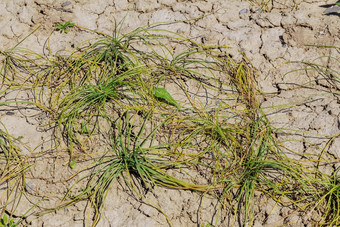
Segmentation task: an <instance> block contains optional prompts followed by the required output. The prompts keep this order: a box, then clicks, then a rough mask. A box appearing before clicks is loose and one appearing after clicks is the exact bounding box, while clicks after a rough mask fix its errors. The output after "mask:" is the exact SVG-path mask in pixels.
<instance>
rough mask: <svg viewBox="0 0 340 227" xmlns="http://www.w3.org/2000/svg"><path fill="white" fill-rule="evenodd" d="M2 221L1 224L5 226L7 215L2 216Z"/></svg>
mask: <svg viewBox="0 0 340 227" xmlns="http://www.w3.org/2000/svg"><path fill="white" fill-rule="evenodd" d="M2 220H3V224H5V225H6V224H7V215H6V214H4V216H3V217H2Z"/></svg>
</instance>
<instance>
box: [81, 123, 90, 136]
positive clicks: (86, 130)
mask: <svg viewBox="0 0 340 227" xmlns="http://www.w3.org/2000/svg"><path fill="white" fill-rule="evenodd" d="M81 131H82V132H83V133H84V134H89V129H88V128H87V126H86V124H85V122H82V123H81Z"/></svg>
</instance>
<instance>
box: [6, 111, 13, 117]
mask: <svg viewBox="0 0 340 227" xmlns="http://www.w3.org/2000/svg"><path fill="white" fill-rule="evenodd" d="M6 115H8V116H13V115H14V112H11V111H7V112H6Z"/></svg>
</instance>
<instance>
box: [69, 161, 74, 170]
mask: <svg viewBox="0 0 340 227" xmlns="http://www.w3.org/2000/svg"><path fill="white" fill-rule="evenodd" d="M69 165H70V167H71V169H74V168H75V167H76V162H75V161H73V160H71V161H70V163H69Z"/></svg>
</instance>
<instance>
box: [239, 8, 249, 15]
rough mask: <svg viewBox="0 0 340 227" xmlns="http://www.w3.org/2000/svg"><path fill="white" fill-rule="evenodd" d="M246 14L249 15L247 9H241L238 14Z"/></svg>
mask: <svg viewBox="0 0 340 227" xmlns="http://www.w3.org/2000/svg"><path fill="white" fill-rule="evenodd" d="M246 13H249V10H248V9H241V10H240V14H246Z"/></svg>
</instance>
